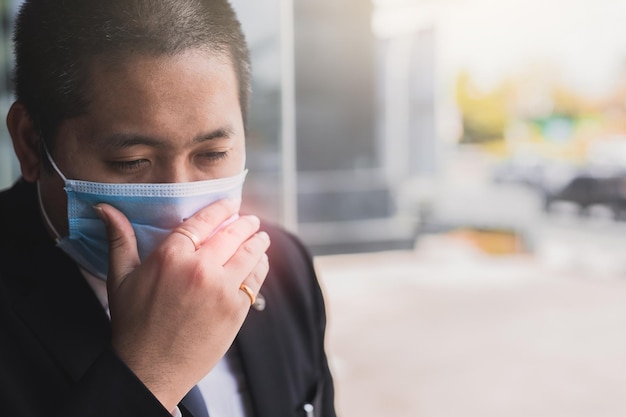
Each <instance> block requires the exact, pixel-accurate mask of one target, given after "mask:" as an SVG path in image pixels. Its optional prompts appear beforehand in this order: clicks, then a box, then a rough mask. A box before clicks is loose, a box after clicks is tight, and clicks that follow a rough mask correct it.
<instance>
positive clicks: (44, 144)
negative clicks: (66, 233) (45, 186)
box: [37, 139, 67, 244]
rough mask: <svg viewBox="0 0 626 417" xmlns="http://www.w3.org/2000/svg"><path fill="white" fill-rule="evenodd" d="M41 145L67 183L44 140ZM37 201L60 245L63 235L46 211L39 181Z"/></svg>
mask: <svg viewBox="0 0 626 417" xmlns="http://www.w3.org/2000/svg"><path fill="white" fill-rule="evenodd" d="M41 143H42V145H43V149H44V151H45V152H46V156H47V157H48V161H50V164H51V165H52V168H54V170H55V171H56V173H57V174H59V176H60V177H61V178H62V179H63V182H64V183H65V182H67V178H65V175H63V173H61V170H60V169H59V167H58V166H57V164H56V163H55V162H54V160H53V159H52V156H51V155H50V152H49V151H48V146H46V141H45V140H43V139H42V141H41ZM37 199H38V200H39V208H40V209H41V214H42V215H43V218H44V220H45V221H46V224H47V225H48V227H49V228H50V230H52V232H53V233H54V235H55V236H56V238H55V241H56V243H57V244H58V243H59V242H60V241H61V240H62V239H63V238H62V237H61V234H60V233H59V232H57V229H56V227H54V225H53V224H52V221H51V220H50V217H49V216H48V212H47V211H46V208H45V207H44V204H43V199H42V198H41V185H40V182H39V180H37Z"/></svg>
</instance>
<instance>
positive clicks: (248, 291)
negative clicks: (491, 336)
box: [239, 284, 256, 305]
mask: <svg viewBox="0 0 626 417" xmlns="http://www.w3.org/2000/svg"><path fill="white" fill-rule="evenodd" d="M239 289H240V290H241V291H243V292H245V293H246V295H247V296H248V298H250V305H252V304H254V302H255V301H256V297H255V296H254V293H253V292H252V290H251V289H250V287H248V286H247V285H246V284H241V285H240V286H239Z"/></svg>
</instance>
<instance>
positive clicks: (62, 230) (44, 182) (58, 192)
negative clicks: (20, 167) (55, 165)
mask: <svg viewBox="0 0 626 417" xmlns="http://www.w3.org/2000/svg"><path fill="white" fill-rule="evenodd" d="M63 187H64V184H63V180H61V178H59V176H58V175H57V174H56V173H48V172H45V173H44V174H43V175H42V176H41V178H40V179H39V189H40V192H41V200H42V205H43V208H44V209H45V211H46V214H47V215H48V218H49V219H50V222H51V223H52V226H53V227H54V228H55V229H56V231H57V232H58V233H59V234H60V235H61V236H62V237H63V236H67V234H68V223H67V195H66V193H65V190H64V189H63ZM54 237H56V236H54Z"/></svg>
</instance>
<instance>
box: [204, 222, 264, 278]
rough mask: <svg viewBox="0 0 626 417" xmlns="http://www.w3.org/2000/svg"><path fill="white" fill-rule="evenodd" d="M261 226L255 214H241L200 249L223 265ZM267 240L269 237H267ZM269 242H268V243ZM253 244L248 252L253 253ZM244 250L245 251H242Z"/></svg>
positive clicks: (258, 251) (259, 251)
mask: <svg viewBox="0 0 626 417" xmlns="http://www.w3.org/2000/svg"><path fill="white" fill-rule="evenodd" d="M259 227H261V221H260V220H259V218H258V217H256V216H241V217H240V218H238V219H237V220H235V221H233V222H232V223H230V224H228V225H226V226H224V227H223V228H222V229H221V230H219V231H218V232H216V233H215V235H213V236H212V237H211V239H209V240H208V241H207V242H205V244H204V245H203V246H202V250H203V251H206V253H207V256H210V257H211V258H212V259H214V260H215V261H216V262H218V263H219V264H220V265H224V266H225V264H226V263H227V262H228V261H229V259H231V258H232V257H233V255H234V254H235V253H236V252H237V251H238V250H239V249H240V248H241V247H242V246H244V245H247V244H248V243H247V242H246V241H248V240H249V239H250V238H251V237H252V236H254V234H255V233H256V232H257V231H258V230H259ZM266 236H267V234H266ZM267 240H268V242H269V238H267ZM268 244H269V243H268ZM254 248H255V247H254V246H250V247H249V248H248V249H249V253H253V252H254V251H253V249H254ZM265 249H266V248H263V249H261V250H257V251H256V252H255V253H256V255H257V256H259V255H260V254H261V253H262V252H263V251H265ZM244 252H245V251H244Z"/></svg>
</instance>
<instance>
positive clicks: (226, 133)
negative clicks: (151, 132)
mask: <svg viewBox="0 0 626 417" xmlns="http://www.w3.org/2000/svg"><path fill="white" fill-rule="evenodd" d="M232 135H233V129H232V128H230V127H223V128H219V129H216V130H213V131H211V132H208V133H203V134H200V135H198V136H196V137H195V138H193V139H192V141H191V142H192V143H202V142H207V141H210V140H214V139H225V138H229V137H231V136H232ZM100 142H101V143H102V145H103V146H104V147H107V148H112V149H124V148H130V147H132V146H136V145H146V146H150V147H154V148H165V147H167V146H168V143H167V141H166V140H163V139H159V138H156V137H152V136H144V135H135V134H125V133H116V134H113V135H110V136H106V137H105V138H104V139H103V140H101V141H100Z"/></svg>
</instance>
